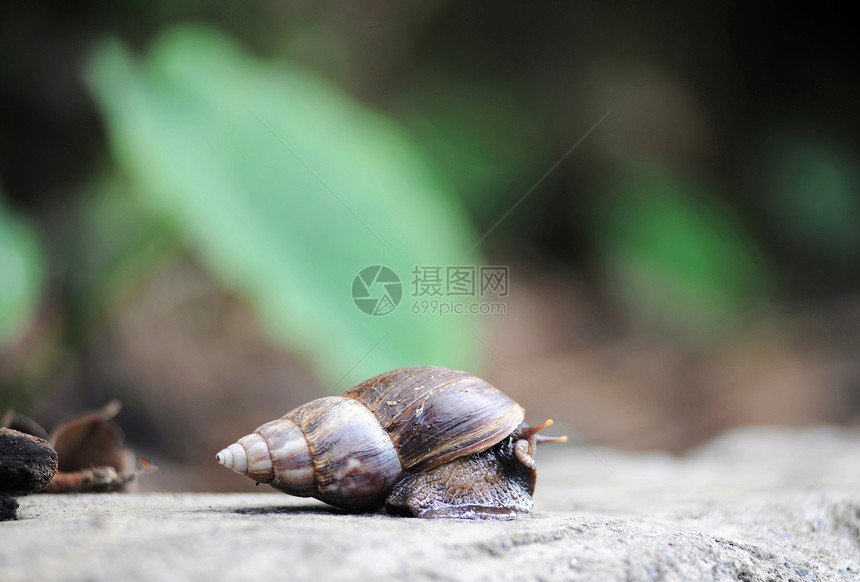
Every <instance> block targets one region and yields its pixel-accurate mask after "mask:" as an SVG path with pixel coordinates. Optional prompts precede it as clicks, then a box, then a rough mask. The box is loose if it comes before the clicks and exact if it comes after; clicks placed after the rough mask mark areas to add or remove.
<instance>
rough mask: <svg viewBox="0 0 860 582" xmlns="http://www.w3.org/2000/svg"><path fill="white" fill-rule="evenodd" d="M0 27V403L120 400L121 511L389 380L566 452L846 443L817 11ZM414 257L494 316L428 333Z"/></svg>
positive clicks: (333, 15) (682, 9)
mask: <svg viewBox="0 0 860 582" xmlns="http://www.w3.org/2000/svg"><path fill="white" fill-rule="evenodd" d="M0 6H2V12H0V46H2V59H0V111H2V114H0V136H2V137H0V411H2V410H3V409H5V408H7V407H14V408H15V409H16V410H19V411H21V412H23V413H25V414H28V415H30V416H32V417H34V418H35V419H36V420H38V421H39V422H41V423H42V424H44V425H46V426H48V427H50V426H52V425H55V424H56V423H58V422H60V421H61V420H62V419H63V418H66V417H68V416H69V415H71V414H74V413H77V412H81V411H83V410H86V409H88V408H92V407H95V406H101V405H103V404H104V403H106V402H107V401H109V400H110V399H112V398H119V399H120V400H121V401H122V402H123V404H124V408H123V411H122V412H121V413H120V415H119V417H118V418H117V420H118V422H119V424H120V425H121V426H122V427H123V429H124V430H125V433H126V440H127V441H128V442H129V443H130V445H131V446H132V447H133V448H135V449H136V450H137V451H138V453H139V454H141V455H144V456H147V457H148V458H151V459H152V460H153V461H154V462H156V463H158V464H159V465H161V466H162V470H160V471H159V472H158V473H156V474H154V475H151V476H147V479H146V480H145V481H146V482H143V481H144V480H143V479H142V480H141V481H142V483H141V486H142V487H143V488H144V489H198V490H219V489H220V490H223V489H236V488H243V487H250V486H251V484H250V482H247V483H246V480H240V479H238V478H237V477H235V476H234V475H231V474H230V473H229V472H227V471H224V470H223V468H220V467H218V466H217V465H216V464H215V463H214V461H212V455H213V454H214V452H215V451H216V450H218V449H219V448H221V447H222V446H225V445H226V444H229V443H230V442H232V441H233V440H235V438H237V437H238V436H241V435H243V434H245V433H247V432H249V431H250V430H251V429H253V428H254V427H255V426H258V425H259V424H262V423H263V422H265V421H268V420H271V419H272V418H274V417H277V416H279V415H280V414H282V413H283V412H286V411H287V410H289V409H290V408H292V407H294V406H296V405H298V404H300V403H302V402H305V401H307V400H310V399H312V398H314V397H317V396H320V395H323V394H334V393H340V392H342V391H343V390H345V389H346V388H348V387H349V386H350V385H351V384H353V383H355V382H357V381H360V380H362V379H364V378H367V377H369V376H371V375H374V374H376V373H379V372H382V371H385V370H387V369H390V368H396V367H400V366H406V365H417V364H436V365H442V366H449V367H456V368H461V369H467V370H469V371H471V372H474V373H476V374H479V375H481V376H483V377H484V378H485V379H487V380H488V381H490V382H492V383H493V384H495V385H496V386H498V387H500V388H501V389H502V390H504V391H505V392H507V393H509V394H510V395H511V396H513V397H514V398H515V399H517V400H518V401H519V402H520V403H521V404H523V405H524V406H525V407H526V409H527V418H528V419H529V420H531V421H535V422H537V421H541V420H543V419H544V418H545V417H547V416H552V417H553V418H554V419H555V420H556V422H557V423H559V424H560V425H561V430H562V431H567V432H569V434H571V435H576V439H574V440H579V441H581V442H587V443H592V444H607V445H613V446H620V447H626V448H632V449H665V450H669V451H673V452H682V451H685V450H687V449H689V448H691V447H693V446H695V445H697V444H700V443H702V442H703V441H705V440H706V439H708V438H710V437H713V436H714V435H716V434H719V433H720V432H721V431H723V430H725V429H726V428H729V427H732V426H737V425H746V424H782V425H806V424H813V423H856V422H857V419H858V413H860V294H858V283H860V269H858V265H860V166H858V155H860V153H858V136H860V108H858V107H857V94H858V89H860V87H858V78H857V67H856V49H855V44H856V41H855V40H854V36H855V34H854V31H853V30H849V19H848V18H847V17H845V15H844V14H840V11H839V10H838V8H837V6H836V4H835V3H830V2H817V3H813V4H809V5H807V6H805V7H804V9H803V10H802V11H800V10H798V11H792V10H791V9H789V8H787V7H785V6H784V5H776V4H774V5H769V4H766V3H764V4H763V3H759V4H755V5H751V4H749V3H741V2H699V3H689V2H660V3H646V4H643V3H640V2H612V3H607V2H581V1H577V2H567V3H548V4H544V5H542V6H541V7H540V8H534V7H531V6H528V5H526V4H524V3H522V2H516V3H514V2H496V3H480V4H479V3H459V2H448V1H438V0H422V1H418V2H410V3H401V2H395V1H393V0H384V1H358V2H347V1H340V2H312V1H309V0H307V1H305V0H296V1H282V2H260V1H251V2H233V1H222V2H207V3H204V2H196V1H188V0H186V1H180V2H163V1H158V0H157V1H154V2H128V1H119V2H109V3H108V2H89V3H79V2H44V1H41V2H40V1H34V2H26V3H25V2H11V1H7V0H2V2H0ZM374 264H382V265H387V266H389V267H391V268H392V269H393V270H394V271H395V272H397V274H398V275H399V277H400V278H401V280H402V281H403V293H404V297H403V301H402V303H401V304H400V305H399V306H398V309H397V310H395V311H394V312H393V313H391V314H388V315H383V316H376V317H373V316H368V315H366V314H364V313H362V312H361V311H359V310H358V309H357V308H356V305H355V304H354V303H353V300H352V298H351V297H350V289H351V285H352V281H353V277H354V276H355V275H356V273H357V272H358V271H359V270H360V269H362V268H363V267H365V266H367V265H374ZM415 265H425V266H426V265H435V266H443V267H444V266H452V265H475V266H479V265H495V266H508V267H509V292H508V294H507V296H505V297H497V298H495V299H494V300H495V301H496V302H498V303H502V304H503V306H504V313H502V314H498V313H497V314H495V315H458V316H454V315H447V316H439V315H431V314H427V313H421V312H420V311H421V310H420V305H419V304H416V301H418V300H421V299H427V298H426V297H420V296H417V295H415V294H414V289H413V285H412V284H411V283H412V282H413V281H412V275H411V274H410V273H411V270H412V269H413V267H414V266H415ZM447 299H452V298H446V300H447ZM456 300H457V301H464V300H465V301H467V302H469V301H473V302H476V303H480V302H482V301H486V300H487V298H482V297H474V298H465V299H464V298H461V297H457V298H456ZM415 311H419V312H418V313H415Z"/></svg>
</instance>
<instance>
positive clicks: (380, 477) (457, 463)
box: [216, 367, 558, 517]
mask: <svg viewBox="0 0 860 582" xmlns="http://www.w3.org/2000/svg"><path fill="white" fill-rule="evenodd" d="M522 421H523V409H522V407H521V406H520V405H519V404H517V403H516V402H514V401H513V400H511V399H510V398H509V397H508V396H506V395H505V394H503V393H502V392H500V391H499V390H497V389H496V388H494V387H493V386H491V385H489V384H487V383H486V382H484V381H483V380H481V379H480V378H476V377H474V376H471V375H469V374H466V373H465V372H459V371H456V370H449V369H446V368H437V367H413V368H402V369H399V370H394V371H391V372H386V373H384V374H380V375H379V376H375V377H374V378H371V379H369V380H366V381H364V382H362V383H360V384H358V385H356V386H354V387H352V388H351V389H349V390H348V391H347V392H345V393H344V394H343V395H342V396H333V397H326V398H319V399H317V400H314V401H312V402H309V403H307V404H304V405H302V406H299V407H298V408H295V409H294V410H291V411H290V412H288V413H287V414H285V415H284V416H283V417H281V418H280V419H278V420H273V421H271V422H268V423H266V424H264V425H262V426H260V427H259V428H257V429H256V430H255V431H254V432H252V433H251V434H249V435H246V436H244V437H242V438H240V439H239V440H238V441H237V442H236V443H233V444H232V445H230V446H229V447H227V448H226V449H224V450H222V451H220V452H219V453H218V454H217V455H216V459H217V460H218V462H219V463H221V464H222V465H224V466H226V467H228V468H230V469H233V470H234V471H236V472H238V473H242V474H245V475H247V476H248V477H250V478H251V479H253V480H255V481H257V482H260V483H268V484H270V485H271V486H272V487H274V488H276V489H279V490H281V491H284V492H285V493H289V494H291V495H296V496H300V497H315V498H317V499H320V500H322V501H325V502H326V503H329V504H331V505H335V506H337V507H342V508H345V509H350V510H362V511H367V510H375V509H377V508H379V507H382V506H383V504H384V503H385V502H386V498H389V497H391V498H390V499H389V500H388V504H387V508H388V510H389V511H390V512H392V513H404V512H406V513H408V512H411V513H413V514H414V513H419V514H422V513H428V512H431V511H432V512H433V515H443V514H446V510H445V508H446V507H454V506H457V507H460V506H462V505H464V503H465V502H464V503H461V501H464V500H465V501H468V503H465V504H466V505H469V506H472V505H474V506H476V507H479V508H480V507H484V506H485V505H486V503H491V504H492V503H495V504H496V505H503V506H504V505H505V504H506V503H508V505H511V504H512V503H513V504H514V505H516V507H517V510H516V511H514V512H515V513H528V512H529V511H530V510H531V494H532V492H533V489H534V460H533V454H534V445H535V443H536V442H540V441H545V440H558V439H550V438H546V437H544V438H539V437H536V436H535V434H536V432H537V431H538V430H540V428H543V426H548V425H543V426H541V427H536V428H534V429H530V428H528V427H526V426H525V425H523V424H522ZM550 422H551V421H550ZM511 464H512V465H513V470H511V468H507V469H506V467H507V466H508V465H511ZM505 471H506V472H507V473H504V472H505ZM523 471H524V473H523ZM500 472H501V473H500ZM529 472H530V473H531V477H529V475H527V473H529ZM455 473H456V474H455ZM512 473H523V474H524V475H525V476H522V475H520V476H516V477H510V476H506V475H507V474H512ZM418 476H420V477H418ZM462 478H468V479H469V481H470V482H474V483H478V482H480V481H482V480H487V479H489V481H487V483H488V484H489V486H488V488H486V490H487V491H489V490H492V491H494V492H495V493H494V495H496V497H499V496H501V498H500V499H495V501H494V500H493V499H490V498H491V497H492V495H490V494H488V495H489V496H488V495H483V496H482V495H477V494H476V495H466V496H463V495H462V494H461V493H459V492H458V493H452V492H451V491H447V490H445V487H446V486H449V485H450V483H451V482H454V481H457V479H462ZM506 479H507V481H511V482H515V484H516V487H515V488H519V490H521V492H524V493H525V495H522V494H520V493H517V492H515V493H513V494H506V493H504V492H505V491H507V490H508V489H510V487H509V485H510V484H509V483H507V482H506V481H505V480H506ZM446 484H448V485H446ZM474 489H476V490H477V489H478V487H477V485H476V487H475V488H474ZM392 491H394V493H392ZM422 492H423V493H422ZM499 492H501V493H499ZM395 494H396V495H395ZM428 495H429V497H428ZM452 496H453V497H455V498H454V499H451V497H452ZM511 497H513V498H517V499H519V497H527V498H528V499H527V501H525V500H523V501H519V500H517V501H516V502H515V503H514V502H509V498H511ZM461 498H462V499H461ZM440 499H441V501H440ZM398 503H400V504H401V505H398ZM482 503H483V504H485V505H482ZM403 504H405V506H404V505H403ZM440 504H441V505H440ZM416 505H417V506H420V508H418V509H417V510H416V509H415V507H413V506H416ZM404 507H405V509H404ZM505 509H510V508H502V509H501V511H502V512H504V511H505ZM476 511H477V512H478V513H479V514H480V516H482V517H486V516H488V515H486V514H487V513H488V512H486V511H481V510H480V509H478V510H476ZM448 513H450V512H448ZM455 513H456V512H455ZM489 513H493V512H492V511H491V512H489ZM446 515H447V514H446ZM470 515H471V514H468V512H466V513H463V512H460V513H457V515H456V516H470ZM490 516H492V515H490Z"/></svg>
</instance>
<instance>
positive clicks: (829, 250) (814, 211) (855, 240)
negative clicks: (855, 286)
mask: <svg viewBox="0 0 860 582" xmlns="http://www.w3.org/2000/svg"><path fill="white" fill-rule="evenodd" d="M763 167H764V171H765V172H766V184H765V189H766V200H767V203H768V207H767V210H768V215H769V217H770V218H771V219H773V223H774V225H775V226H776V228H777V229H779V230H780V231H781V232H782V233H783V234H785V235H786V237H787V238H789V239H790V240H792V241H794V242H795V243H799V244H800V245H802V246H803V247H805V248H808V249H810V250H813V251H815V252H818V253H821V254H826V255H828V256H829V257H832V258H836V259H842V260H845V261H848V262H850V261H855V260H856V259H857V257H858V256H860V175H858V172H857V162H856V160H854V159H852V158H851V156H850V154H848V152H846V151H844V150H842V149H840V148H838V147H837V146H835V145H834V144H829V143H826V142H825V141H823V140H820V139H816V138H813V137H811V136H803V135H801V134H792V133H786V134H781V135H779V136H777V137H776V138H774V139H772V140H771V143H770V144H769V151H768V152H767V153H766V160H765V163H764V166H763Z"/></svg>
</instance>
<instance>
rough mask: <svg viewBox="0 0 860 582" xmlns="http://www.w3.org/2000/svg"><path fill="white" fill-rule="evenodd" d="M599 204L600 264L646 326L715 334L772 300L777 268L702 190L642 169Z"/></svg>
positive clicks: (610, 185) (614, 182) (616, 181)
mask: <svg viewBox="0 0 860 582" xmlns="http://www.w3.org/2000/svg"><path fill="white" fill-rule="evenodd" d="M597 200H598V204H597V208H596V214H595V224H596V231H595V233H596V238H597V243H598V246H599V251H600V256H601V260H602V261H603V265H604V268H605V270H606V272H607V274H608V275H609V278H610V284H611V285H612V289H613V291H614V293H615V294H616V295H617V296H618V297H619V298H620V299H621V301H622V302H623V303H624V304H625V305H626V306H627V308H628V309H629V310H630V311H631V313H632V315H634V316H635V317H638V318H639V319H640V320H643V321H645V322H646V323H648V324H651V325H655V326H658V327H663V328H668V329H672V330H677V331H684V332H687V333H696V332H710V331H714V330H717V329H720V328H723V327H724V326H729V325H731V324H732V323H735V322H737V320H738V318H739V317H741V316H743V315H744V314H746V313H747V312H748V311H749V310H750V309H753V308H755V307H757V306H759V305H760V304H761V302H762V300H763V299H764V298H765V296H766V294H767V292H768V288H769V286H770V279H771V269H770V265H769V264H768V263H767V261H766V260H765V258H764V256H763V254H762V253H761V251H760V249H759V248H758V246H757V244H756V242H755V241H754V240H753V239H752V238H751V237H750V236H749V235H748V234H747V233H746V232H745V230H744V229H743V227H742V226H741V225H740V223H739V222H738V220H737V218H736V216H735V214H734V213H733V212H732V211H731V209H730V208H727V207H726V206H724V205H723V204H721V203H720V202H719V201H718V198H717V197H716V196H714V195H713V194H712V193H711V192H710V191H709V190H708V188H707V187H705V186H704V185H703V184H700V183H697V182H695V181H693V180H689V179H684V178H682V177H681V176H679V175H676V174H674V173H672V172H670V171H666V170H662V169H657V168H650V167H645V166H635V167H631V168H627V169H626V170H624V171H621V172H619V173H618V174H617V175H614V176H611V177H609V178H607V179H606V180H605V182H604V183H603V184H602V185H601V187H600V192H599V196H598V197H597Z"/></svg>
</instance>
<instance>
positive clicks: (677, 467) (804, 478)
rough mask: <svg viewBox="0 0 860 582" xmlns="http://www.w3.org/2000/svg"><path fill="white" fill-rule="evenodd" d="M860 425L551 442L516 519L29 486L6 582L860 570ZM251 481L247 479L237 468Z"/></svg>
mask: <svg viewBox="0 0 860 582" xmlns="http://www.w3.org/2000/svg"><path fill="white" fill-rule="evenodd" d="M858 449H860V431H857V430H849V429H835V428H827V427H823V428H817V429H808V430H779V429H750V430H744V431H736V432H733V433H730V434H727V435H725V436H724V437H722V438H720V439H718V440H717V441H714V442H712V443H710V444H709V445H707V446H706V447H703V448H702V449H699V450H697V451H694V452H693V453H691V454H690V455H688V456H686V457H684V458H681V459H678V458H675V457H671V456H668V455H665V454H657V453H654V454H631V453H623V452H620V451H614V450H611V449H597V448H595V449H588V448H585V447H575V446H568V447H560V446H557V447H555V448H554V449H550V448H547V449H546V450H541V451H539V453H538V456H539V458H538V470H539V478H538V479H539V480H538V490H537V493H536V498H535V512H534V514H533V515H532V516H531V517H529V518H523V519H518V520H513V521H466V520H421V519H414V518H399V517H391V516H388V515H385V514H382V513H379V514H373V515H350V514H346V513H344V512H341V511H339V510H336V509H333V508H329V507H327V506H325V505H323V504H321V503H319V502H316V501H313V500H305V499H295V498H290V497H288V496H286V495H283V494H279V493H266V494H192V493H189V494H172V493H154V494H129V495H123V494H105V495H98V494H76V495H34V496H28V497H24V498H21V499H20V503H21V508H20V511H19V514H20V519H19V520H18V521H15V522H5V523H3V524H0V579H2V580H3V581H4V582H16V581H19V580H20V581H24V580H38V579H50V580H71V581H77V580H132V581H134V580H141V581H142V580H147V581H148V580H210V579H223V580H227V579H235V578H241V579H290V580H363V579H366V580H401V579H402V580H407V579H408V580H512V581H513V580H547V581H548V580H587V581H590V580H594V581H601V582H602V581H615V580H619V581H620V580H637V581H638V580H647V581H658V580H659V581H674V580H679V581H680V580H684V581H686V580H715V581H722V580H726V581H728V580H731V581H738V580H741V581H755V582H759V581H761V582H765V581H781V582H789V581H796V582H812V581H816V582H818V581H830V580H834V581H835V580H839V581H844V580H860V488H858V485H860V463H857V462H856V459H857V457H856V455H857V451H858ZM237 478H238V477H237Z"/></svg>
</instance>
